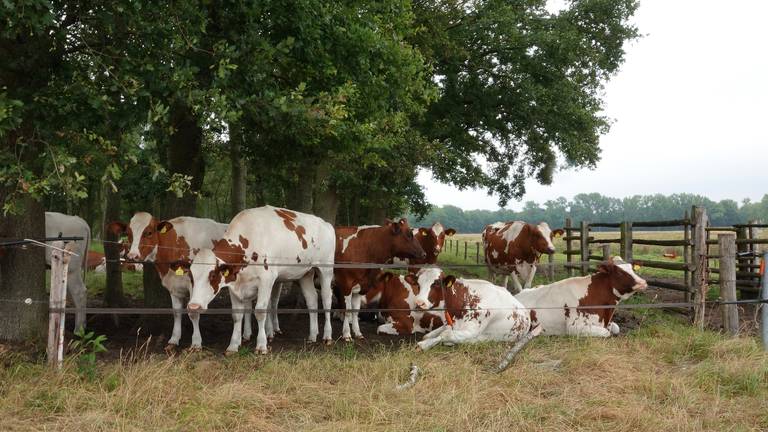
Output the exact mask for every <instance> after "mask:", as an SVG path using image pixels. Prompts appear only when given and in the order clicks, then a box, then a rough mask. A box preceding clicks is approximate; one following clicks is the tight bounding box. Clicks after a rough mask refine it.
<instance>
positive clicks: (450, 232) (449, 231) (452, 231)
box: [445, 228, 456, 237]
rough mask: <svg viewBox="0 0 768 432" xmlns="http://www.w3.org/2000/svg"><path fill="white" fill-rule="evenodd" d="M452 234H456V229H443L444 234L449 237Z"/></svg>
mask: <svg viewBox="0 0 768 432" xmlns="http://www.w3.org/2000/svg"><path fill="white" fill-rule="evenodd" d="M454 234H456V230H455V229H453V228H448V229H447V230H445V235H447V236H448V237H450V236H452V235H454Z"/></svg>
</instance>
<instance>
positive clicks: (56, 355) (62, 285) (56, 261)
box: [46, 241, 85, 369]
mask: <svg viewBox="0 0 768 432" xmlns="http://www.w3.org/2000/svg"><path fill="white" fill-rule="evenodd" d="M51 246H53V247H54V249H53V250H52V251H51V293H50V298H49V301H48V307H49V308H50V309H64V307H65V306H66V303H67V268H68V267H69V259H70V254H68V253H66V252H64V250H63V249H64V242H63V241H55V242H53V243H52V244H51ZM83 259H85V257H83ZM65 316H66V314H64V312H53V313H49V315H48V346H47V348H46V354H47V355H48V365H49V366H55V367H56V368H58V369H61V364H62V362H63V360H64V318H65Z"/></svg>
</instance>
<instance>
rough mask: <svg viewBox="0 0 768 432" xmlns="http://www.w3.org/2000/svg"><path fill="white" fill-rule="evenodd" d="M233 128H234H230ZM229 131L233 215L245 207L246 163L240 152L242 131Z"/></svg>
mask: <svg viewBox="0 0 768 432" xmlns="http://www.w3.org/2000/svg"><path fill="white" fill-rule="evenodd" d="M232 129H234V128H232ZM230 133H232V135H230V139H229V143H230V146H231V148H230V152H229V156H230V161H231V163H232V199H231V200H230V203H231V213H232V214H231V217H234V216H235V215H236V214H238V213H239V212H240V211H242V210H244V209H245V208H246V204H245V196H246V193H245V192H246V191H245V183H246V176H247V171H246V170H247V165H246V163H245V157H243V155H242V152H241V148H240V146H241V143H242V135H241V134H242V131H239V130H238V131H235V130H231V131H230Z"/></svg>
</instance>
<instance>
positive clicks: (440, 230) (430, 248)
mask: <svg viewBox="0 0 768 432" xmlns="http://www.w3.org/2000/svg"><path fill="white" fill-rule="evenodd" d="M454 234H456V230H455V229H453V228H448V229H445V227H443V224H441V223H440V222H435V223H433V224H432V226H431V227H428V228H427V227H421V228H414V229H413V235H414V236H415V237H416V240H418V242H419V244H420V245H421V248H422V249H424V252H425V253H426V254H427V256H426V257H424V258H423V259H419V258H409V259H405V260H397V259H396V260H395V262H402V263H404V264H408V265H417V266H418V265H423V264H437V257H438V255H440V252H442V251H443V247H444V246H445V238H446V237H450V236H452V235H454ZM419 268H420V267H409V268H408V272H409V273H417V272H418V271H419Z"/></svg>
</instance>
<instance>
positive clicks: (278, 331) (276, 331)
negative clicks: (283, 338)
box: [275, 329, 283, 335]
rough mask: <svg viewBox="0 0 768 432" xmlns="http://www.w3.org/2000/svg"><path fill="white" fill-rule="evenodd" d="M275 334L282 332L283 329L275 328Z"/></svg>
mask: <svg viewBox="0 0 768 432" xmlns="http://www.w3.org/2000/svg"><path fill="white" fill-rule="evenodd" d="M275 334H276V335H281V334H283V331H282V330H280V329H277V330H275Z"/></svg>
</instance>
